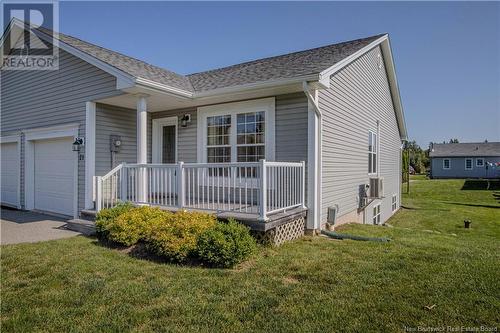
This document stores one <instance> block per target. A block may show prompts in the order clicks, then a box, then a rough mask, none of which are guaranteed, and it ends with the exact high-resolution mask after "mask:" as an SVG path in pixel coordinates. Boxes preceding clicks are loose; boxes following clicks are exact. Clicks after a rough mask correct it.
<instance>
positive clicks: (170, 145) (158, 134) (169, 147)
mask: <svg viewBox="0 0 500 333" xmlns="http://www.w3.org/2000/svg"><path fill="white" fill-rule="evenodd" d="M152 148H153V163H162V164H172V163H177V117H168V118H160V119H153V147H152Z"/></svg>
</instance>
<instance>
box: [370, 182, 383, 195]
mask: <svg viewBox="0 0 500 333" xmlns="http://www.w3.org/2000/svg"><path fill="white" fill-rule="evenodd" d="M383 196H384V178H382V177H377V178H370V197H371V198H382V197H383Z"/></svg>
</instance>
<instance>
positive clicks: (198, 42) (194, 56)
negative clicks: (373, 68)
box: [60, 2, 500, 146]
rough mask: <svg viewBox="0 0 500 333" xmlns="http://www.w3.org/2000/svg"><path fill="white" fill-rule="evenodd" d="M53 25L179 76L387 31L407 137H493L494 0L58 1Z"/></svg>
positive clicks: (497, 86)
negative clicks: (57, 20)
mask: <svg viewBox="0 0 500 333" xmlns="http://www.w3.org/2000/svg"><path fill="white" fill-rule="evenodd" d="M60 30H61V31H62V32H64V33H67V34H70V35H73V36H76V37H79V38H82V39H84V40H87V41H90V42H93V43H96V44H98V45H101V46H104V47H107V48H110V49H113V50H116V51H119V52H122V53H124V54H127V55H130V56H133V57H136V58H139V59H141V60H144V61H147V62H149V63H152V64H155V65H158V66H161V67H164V68H167V69H170V70H173V71H175V72H178V73H181V74H188V73H193V72H199V71H203V70H207V69H212V68H217V67H223V66H227V65H231V64H235V63H239V62H243V61H248V60H252V59H257V58H262V57H267V56H273V55H278V54H283V53H288V52H292V51H298V50H302V49H308V48H313V47H317V46H321V45H326V44H332V43H335V42H339V41H343V40H349V39H355V38H361V37H365V36H369V35H375V34H379V33H382V32H388V33H389V34H390V37H391V43H392V48H393V54H394V58H395V62H396V70H397V74H398V80H399V85H400V90H401V97H402V100H403V106H404V109H405V114H406V122H407V126H408V129H409V134H410V136H411V138H412V139H415V140H417V142H418V143H419V144H420V145H422V146H427V145H428V143H429V142H430V141H434V142H441V141H443V140H449V139H450V138H452V137H453V138H458V139H459V140H460V141H463V142H465V141H483V140H484V139H488V140H489V141H500V3H498V2H496V3H495V2H489V3H479V2H419V3H417V2H350V3H347V2H279V3H265V2H248V3H236V2H219V3H209V2H202V3H200V2H185V3H178V2H107V3H99V2H61V3H60Z"/></svg>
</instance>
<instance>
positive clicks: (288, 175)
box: [96, 160, 305, 221]
mask: <svg viewBox="0 0 500 333" xmlns="http://www.w3.org/2000/svg"><path fill="white" fill-rule="evenodd" d="M124 201H130V202H132V203H134V204H139V205H141V204H145V205H154V206H163V207H167V208H169V207H172V208H187V209H194V210H207V211H214V212H218V213H220V212H235V213H240V214H249V215H254V216H256V217H257V218H258V219H259V220H262V221H265V220H267V218H268V216H269V215H272V214H276V213H280V212H284V211H286V210H290V209H292V208H297V207H305V163H304V162H300V163H289V162H266V161H264V160H263V161H260V162H255V163H220V164H213V163H183V162H180V163H177V164H126V163H123V164H120V165H119V166H117V167H116V168H114V169H113V170H111V171H110V172H109V173H108V174H106V175H105V176H102V177H96V210H97V211H99V210H101V209H103V208H111V207H113V206H115V205H116V204H118V203H119V202H124ZM263 203H265V204H263Z"/></svg>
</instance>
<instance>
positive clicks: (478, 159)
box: [476, 157, 484, 168]
mask: <svg viewBox="0 0 500 333" xmlns="http://www.w3.org/2000/svg"><path fill="white" fill-rule="evenodd" d="M478 161H482V162H483V164H482V165H478V164H477V162H478ZM476 167H477V168H484V158H482V157H480V158H476Z"/></svg>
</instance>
